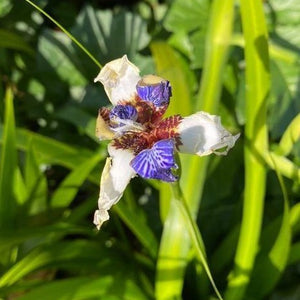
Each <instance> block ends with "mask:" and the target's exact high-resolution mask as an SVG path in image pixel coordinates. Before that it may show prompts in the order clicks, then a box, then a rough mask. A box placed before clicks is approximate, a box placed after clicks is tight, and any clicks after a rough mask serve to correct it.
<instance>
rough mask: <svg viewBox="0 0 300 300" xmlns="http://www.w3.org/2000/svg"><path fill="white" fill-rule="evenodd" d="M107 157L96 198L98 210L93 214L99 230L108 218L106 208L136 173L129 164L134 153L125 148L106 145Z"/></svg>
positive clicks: (118, 196)
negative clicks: (108, 155)
mask: <svg viewBox="0 0 300 300" xmlns="http://www.w3.org/2000/svg"><path fill="white" fill-rule="evenodd" d="M108 152H109V154H110V156H111V157H108V158H107V159H106V162H105V166H104V169H103V172H102V175H101V180H100V193H99V198H98V210H96V211H95V214H94V224H95V225H96V227H97V229H98V230H99V229H100V228H101V226H102V224H103V223H104V222H105V221H107V220H109V214H108V210H109V209H110V208H111V207H112V206H113V205H114V204H116V203H117V202H118V201H119V200H120V199H121V197H122V196H123V192H124V190H125V188H126V186H127V185H128V183H129V182H130V180H131V178H133V177H134V176H135V175H136V173H135V171H134V170H133V169H132V167H131V166H130V164H129V163H130V161H131V160H132V159H133V157H134V155H133V154H132V153H131V152H129V151H126V150H121V149H116V148H114V147H113V146H111V145H109V146H108Z"/></svg>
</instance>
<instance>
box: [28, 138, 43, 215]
mask: <svg viewBox="0 0 300 300" xmlns="http://www.w3.org/2000/svg"><path fill="white" fill-rule="evenodd" d="M25 184H26V187H27V196H28V199H27V203H26V206H27V207H28V209H29V213H31V214H36V213H39V212H41V211H42V210H44V209H45V208H46V202H47V194H48V186H47V179H46V177H45V175H44V174H43V172H42V171H41V169H40V166H39V164H38V162H37V159H36V154H35V151H34V148H33V145H32V140H29V145H28V148H27V152H26V161H25Z"/></svg>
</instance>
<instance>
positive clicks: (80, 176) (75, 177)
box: [51, 153, 102, 207]
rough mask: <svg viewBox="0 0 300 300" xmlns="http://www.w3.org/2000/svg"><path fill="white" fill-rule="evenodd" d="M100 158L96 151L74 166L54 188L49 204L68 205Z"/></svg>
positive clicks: (56, 205)
mask: <svg viewBox="0 0 300 300" xmlns="http://www.w3.org/2000/svg"><path fill="white" fill-rule="evenodd" d="M101 159H102V157H101V155H100V154H98V153H96V155H94V156H92V157H90V158H88V159H87V160H86V161H84V162H83V163H82V164H80V165H79V166H78V167H76V168H75V169H74V170H73V171H72V172H71V173H70V174H69V175H68V176H67V177H66V178H65V179H64V180H63V182H62V183H61V184H60V185H59V187H58V188H57V189H56V190H55V192H54V194H53V196H52V198H51V205H52V206H53V207H67V206H69V205H70V204H71V202H72V201H73V199H74V198H75V196H76V194H77V192H78V190H79V188H80V186H81V185H82V184H83V182H84V181H85V180H86V179H87V177H88V175H89V174H90V172H91V171H92V170H93V169H94V168H95V166H96V165H97V164H98V163H99V161H100V160H101Z"/></svg>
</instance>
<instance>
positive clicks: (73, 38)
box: [25, 0, 102, 69]
mask: <svg viewBox="0 0 300 300" xmlns="http://www.w3.org/2000/svg"><path fill="white" fill-rule="evenodd" d="M25 1H26V2H28V3H29V4H30V5H31V6H33V7H34V8H35V9H37V10H38V11H39V12H40V13H42V14H43V15H44V16H45V17H47V18H48V19H49V20H50V21H51V22H53V23H54V24H55V25H56V26H57V27H58V28H59V29H61V30H62V31H63V32H64V33H65V34H66V35H67V36H68V37H69V38H70V39H71V40H72V41H73V42H74V43H75V44H76V45H77V46H78V47H79V48H80V49H81V50H82V51H83V52H84V53H85V54H86V55H87V56H88V57H89V58H90V59H91V60H92V61H93V62H94V63H95V64H96V65H97V66H98V67H99V68H100V69H102V65H101V64H100V63H99V61H98V60H97V59H96V58H95V57H94V56H93V55H92V54H91V52H90V51H88V50H87V49H86V48H85V47H84V46H83V45H82V44H81V43H80V42H79V41H78V40H77V39H76V38H75V37H74V36H73V35H72V34H71V33H70V32H69V31H68V30H67V29H65V28H64V27H63V26H62V25H61V24H59V23H58V22H57V21H56V20H54V19H53V18H52V17H51V16H50V15H49V14H47V13H46V12H45V11H44V10H43V9H42V8H40V7H39V6H37V5H36V4H34V3H33V2H32V1H30V0H25Z"/></svg>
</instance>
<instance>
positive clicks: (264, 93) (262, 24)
mask: <svg viewBox="0 0 300 300" xmlns="http://www.w3.org/2000/svg"><path fill="white" fill-rule="evenodd" d="M240 8H241V17H242V26H243V34H244V37H245V45H246V47H245V59H246V87H247V89H246V110H245V111H246V118H245V119H246V123H245V139H246V141H247V143H246V144H245V190H244V203H243V218H242V224H241V230H240V234H239V240H238V246H237V251H236V255H235V259H234V264H235V266H234V269H233V270H232V271H231V274H230V276H229V280H228V287H227V290H226V293H225V299H226V300H240V299H244V295H245V292H246V289H247V286H248V284H249V281H250V274H251V271H252V269H253V266H254V261H255V257H256V254H257V250H258V244H259V237H260V232H261V224H262V219H263V207H264V199H265V189H266V167H265V165H264V163H263V162H262V161H261V159H259V155H264V154H265V153H267V151H268V128H267V120H266V117H267V114H266V113H267V99H268V96H269V93H270V71H269V55H268V37H267V28H266V21H265V16H264V11H263V4H262V2H261V1H260V0H253V1H248V0H241V1H240Z"/></svg>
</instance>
